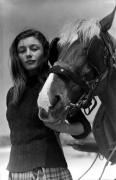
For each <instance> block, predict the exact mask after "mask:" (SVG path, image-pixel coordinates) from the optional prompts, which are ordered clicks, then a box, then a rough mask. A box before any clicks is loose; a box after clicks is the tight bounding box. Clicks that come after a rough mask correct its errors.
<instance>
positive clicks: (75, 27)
mask: <svg viewBox="0 0 116 180" xmlns="http://www.w3.org/2000/svg"><path fill="white" fill-rule="evenodd" d="M99 34H100V24H99V21H98V20H95V19H90V20H86V19H81V20H77V21H75V22H73V23H69V24H66V25H65V26H64V27H63V28H62V30H61V32H60V35H59V37H60V41H59V45H60V46H63V45H66V44H70V45H71V44H72V43H73V42H74V41H75V40H78V39H79V40H81V42H82V43H83V45H84V46H86V43H87V42H88V41H90V40H91V38H92V37H93V36H94V35H96V36H98V37H99Z"/></svg>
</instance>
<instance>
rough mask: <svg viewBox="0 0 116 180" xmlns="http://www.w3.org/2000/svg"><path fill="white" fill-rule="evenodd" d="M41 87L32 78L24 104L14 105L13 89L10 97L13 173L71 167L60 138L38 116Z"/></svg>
mask: <svg viewBox="0 0 116 180" xmlns="http://www.w3.org/2000/svg"><path fill="white" fill-rule="evenodd" d="M40 89H41V85H40V83H39V82H38V80H37V78H36V77H34V78H31V79H30V80H29V82H28V84H27V87H26V90H25V92H24V95H23V97H22V98H21V100H20V102H19V103H18V104H16V105H14V104H13V103H12V92H13V88H11V89H10V90H9V91H8V94H7V113H6V116H7V120H8V124H9V128H10V132H11V133H10V137H11V152H10V159H9V163H8V166H7V169H8V170H9V171H10V172H25V171H31V170H32V169H34V168H37V167H67V164H66V161H65V158H64V155H63V151H62V149H61V146H60V144H59V142H58V139H57V138H59V137H56V134H55V133H54V131H53V130H51V129H49V128H48V127H46V126H45V125H44V124H43V122H42V121H41V120H40V119H39V117H38V107H37V98H38V95H39V92H40Z"/></svg>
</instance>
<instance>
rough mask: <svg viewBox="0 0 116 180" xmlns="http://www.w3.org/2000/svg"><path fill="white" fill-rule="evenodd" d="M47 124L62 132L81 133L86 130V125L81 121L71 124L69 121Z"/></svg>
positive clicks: (46, 124)
mask: <svg viewBox="0 0 116 180" xmlns="http://www.w3.org/2000/svg"><path fill="white" fill-rule="evenodd" d="M44 124H45V126H47V127H49V128H51V129H53V130H55V131H57V132H61V133H67V134H71V135H80V134H82V133H83V132H84V127H83V125H82V124H81V123H80V122H77V123H73V124H69V123H68V122H67V121H64V122H61V123H45V122H44Z"/></svg>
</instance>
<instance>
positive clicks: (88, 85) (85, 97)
mask: <svg viewBox="0 0 116 180" xmlns="http://www.w3.org/2000/svg"><path fill="white" fill-rule="evenodd" d="M100 37H101V40H102V42H103V43H104V59H103V61H104V66H105V67H106V68H105V70H104V71H103V72H100V70H99V69H98V68H97V67H96V65H95V64H94V63H92V62H90V63H89V65H90V66H91V67H92V69H93V70H94V71H96V72H97V76H96V78H95V79H93V80H91V81H86V80H83V78H82V77H81V76H80V75H79V74H77V72H76V73H74V72H71V70H70V69H67V68H64V67H62V66H61V65H53V67H52V68H51V71H50V72H53V73H55V74H57V75H59V76H61V75H62V76H64V77H66V78H68V79H70V80H72V81H73V82H74V83H76V84H77V85H79V86H80V87H81V88H82V89H83V91H84V93H83V94H82V96H81V97H80V98H79V100H78V101H77V102H76V103H75V104H74V103H72V102H70V104H69V105H67V106H66V109H67V111H68V116H73V114H74V113H75V112H76V111H77V110H78V109H80V108H83V109H84V112H85V114H86V115H89V114H90V113H91V112H92V111H93V109H94V108H95V107H96V105H97V101H96V99H95V97H94V92H95V90H96V88H97V87H98V85H99V83H100V82H101V81H102V80H103V79H104V78H105V77H106V76H107V74H108V73H109V70H110V69H111V68H112V67H113V64H115V63H116V62H115V55H114V48H113V44H112V41H111V39H110V35H109V34H108V32H101V33H100ZM95 41H96V36H94V37H93V38H92V39H91V41H90V43H89V46H88V49H87V57H88V54H89V52H90V49H91V47H92V46H93V45H94V43H95Z"/></svg>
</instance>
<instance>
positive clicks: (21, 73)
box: [9, 29, 49, 103]
mask: <svg viewBox="0 0 116 180" xmlns="http://www.w3.org/2000/svg"><path fill="white" fill-rule="evenodd" d="M31 36H32V37H35V38H36V39H38V40H39V41H40V43H41V44H42V46H43V50H44V60H43V61H42V62H41V64H40V66H39V68H38V79H39V81H40V82H41V83H44V81H45V79H46V77H47V75H48V71H49V65H48V54H49V42H48V40H47V39H46V37H45V36H44V35H43V34H42V33H41V32H40V31H38V30H35V29H27V30H25V31H23V32H21V33H20V34H18V35H17V36H16V38H15V39H14V41H13V42H12V44H11V47H10V50H9V51H10V58H11V76H12V80H13V83H14V88H13V102H14V103H17V102H18V101H19V100H20V99H21V97H22V94H23V93H24V91H25V87H26V82H27V74H26V72H25V69H24V68H23V66H22V64H21V61H20V58H19V56H18V50H17V47H18V43H19V41H20V40H22V39H25V38H27V37H31Z"/></svg>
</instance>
